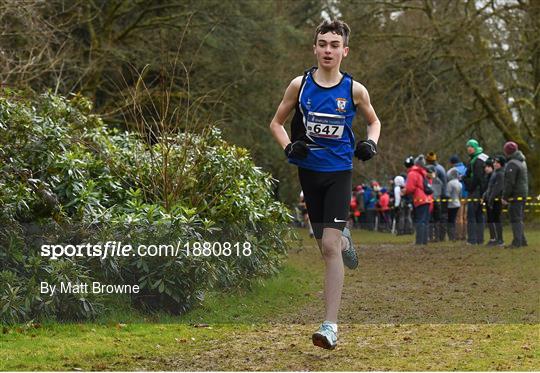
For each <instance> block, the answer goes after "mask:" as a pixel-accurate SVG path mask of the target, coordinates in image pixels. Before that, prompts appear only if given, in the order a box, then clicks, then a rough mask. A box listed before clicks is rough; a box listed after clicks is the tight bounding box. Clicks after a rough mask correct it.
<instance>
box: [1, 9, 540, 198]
mask: <svg viewBox="0 0 540 373" xmlns="http://www.w3.org/2000/svg"><path fill="white" fill-rule="evenodd" d="M324 17H330V18H333V17H338V18H340V19H343V20H345V21H346V22H347V23H348V24H349V25H350V27H351V29H352V35H351V38H350V49H351V51H350V54H349V56H348V57H347V58H346V60H345V61H344V64H343V70H344V71H347V72H349V73H350V74H352V75H353V76H354V77H355V79H356V80H358V81H360V82H362V83H363V84H364V85H366V87H367V88H368V90H369V92H370V95H371V100H372V103H373V105H374V107H375V110H376V111H377V113H378V115H379V117H380V119H381V122H382V124H383V132H382V137H381V140H380V154H379V155H378V156H377V157H376V158H375V159H374V160H373V161H370V162H368V163H366V164H365V165H361V166H360V167H356V168H355V182H362V181H368V180H369V179H372V178H378V179H381V180H382V181H383V182H384V181H386V179H387V178H389V177H391V176H394V175H396V174H398V173H400V172H402V171H403V168H402V162H403V159H404V158H405V157H406V156H407V155H409V154H417V153H419V152H428V151H436V152H437V153H438V154H439V158H440V159H441V163H443V164H444V165H446V160H447V159H448V157H449V156H450V155H452V154H454V153H458V154H460V155H461V157H462V159H465V156H466V155H465V142H466V140H467V139H468V138H469V137H474V138H477V139H478V140H479V141H480V143H481V144H482V145H483V147H484V149H485V150H486V152H488V153H490V154H495V153H500V152H501V150H502V145H503V143H504V141H505V140H508V139H511V140H513V141H516V142H517V143H518V144H519V146H520V149H522V150H523V152H524V154H525V155H526V157H527V160H528V165H529V169H530V173H531V176H532V177H531V185H532V187H533V192H534V193H538V192H539V190H540V187H539V186H540V181H539V178H538V170H539V169H540V152H539V151H538V149H539V145H540V144H539V138H538V135H539V131H540V93H539V89H540V3H539V2H537V1H527V0H507V1H502V0H475V1H473V0H468V1H465V0H439V1H434V0H412V1H383V0H298V1H285V0H276V1H265V0H258V1H256V0H250V1H246V0H244V1H218V0H205V1H189V0H153V1H142V0H131V1H124V0H84V1H83V0H72V1H61V0H51V1H39V0H20V1H16V0H7V1H2V2H1V3H0V83H1V84H2V86H3V87H10V88H16V89H26V90H29V91H33V92H37V93H42V92H44V91H47V90H51V91H52V92H53V93H57V94H60V95H65V96H69V95H70V94H74V93H79V94H81V95H84V96H86V97H88V98H89V99H90V101H91V102H92V104H93V110H94V112H95V113H96V114H99V115H100V116H101V117H102V118H103V119H104V121H105V122H106V123H107V124H108V125H109V126H112V127H116V128H118V129H121V130H122V129H131V130H134V129H135V130H139V131H142V132H144V134H145V135H147V136H148V141H150V142H152V141H153V139H154V138H155V137H156V136H157V135H159V134H161V135H163V134H164V133H173V132H178V131H193V132H197V131H202V130H203V129H204V128H208V127H209V126H212V127H219V128H221V129H222V131H223V134H224V138H225V139H226V140H227V141H228V142H231V143H234V144H236V145H239V146H242V147H245V148H247V149H248V150H249V151H250V153H251V155H252V157H253V159H254V161H255V163H256V164H257V165H258V166H261V167H262V168H263V169H264V170H266V171H268V172H270V173H271V174H272V175H273V176H274V177H275V178H276V179H278V180H279V181H280V187H279V195H280V198H281V199H282V200H283V201H286V202H289V203H290V202H293V201H294V200H296V198H297V196H298V191H299V189H298V184H297V181H296V172H295V170H294V168H293V167H292V166H290V165H288V164H287V163H286V162H285V159H284V156H283V154H282V151H281V149H280V148H279V147H278V146H277V145H276V144H275V142H274V141H273V139H272V138H271V135H270V132H269V130H268V124H269V122H270V120H271V118H272V116H273V114H274V112H275V109H276V107H277V105H278V104H279V101H280V99H281V97H282V94H283V92H284V90H285V88H286V86H287V85H288V83H289V82H290V80H291V79H292V78H294V77H295V76H297V75H301V74H302V72H303V70H304V69H306V68H308V67H310V66H311V65H313V64H314V63H315V61H314V58H313V55H312V44H313V30H314V28H315V27H316V25H317V24H318V23H319V22H320V21H321V20H322V19H323V18H324ZM134 113H135V114H143V115H134ZM141 117H143V118H145V119H144V120H142V122H141V120H140V118H141ZM137 118H139V119H137ZM356 124H357V125H356V133H357V135H358V136H359V137H360V138H361V137H363V136H365V127H364V124H363V123H362V121H361V120H360V119H359V120H357V122H356ZM203 189H204V186H201V190H203ZM531 194H532V193H531Z"/></svg>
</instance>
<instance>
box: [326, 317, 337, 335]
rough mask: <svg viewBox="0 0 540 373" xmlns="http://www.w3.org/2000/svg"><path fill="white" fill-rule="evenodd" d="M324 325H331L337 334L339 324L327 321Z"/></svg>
mask: <svg viewBox="0 0 540 373" xmlns="http://www.w3.org/2000/svg"><path fill="white" fill-rule="evenodd" d="M323 324H325V325H330V326H331V327H332V330H333V331H334V333H336V334H337V324H336V323H335V322H332V321H328V320H325V321H324V322H323Z"/></svg>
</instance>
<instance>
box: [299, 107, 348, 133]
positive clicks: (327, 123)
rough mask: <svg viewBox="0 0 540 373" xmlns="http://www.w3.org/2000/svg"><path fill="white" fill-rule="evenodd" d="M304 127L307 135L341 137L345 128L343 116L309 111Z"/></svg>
mask: <svg viewBox="0 0 540 373" xmlns="http://www.w3.org/2000/svg"><path fill="white" fill-rule="evenodd" d="M306 127H307V135H308V136H312V137H323V138H327V139H341V137H342V136H343V131H344V129H345V116H344V115H335V114H325V113H314V112H311V111H310V112H309V113H308V116H307V123H306Z"/></svg>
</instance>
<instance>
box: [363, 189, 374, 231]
mask: <svg viewBox="0 0 540 373" xmlns="http://www.w3.org/2000/svg"><path fill="white" fill-rule="evenodd" d="M376 201H377V196H376V194H375V192H374V191H373V190H372V189H371V188H370V187H369V186H367V185H366V186H365V187H364V208H365V209H366V213H365V214H364V215H365V220H364V228H365V229H369V230H370V231H372V230H374V229H375V215H376V210H375V203H376Z"/></svg>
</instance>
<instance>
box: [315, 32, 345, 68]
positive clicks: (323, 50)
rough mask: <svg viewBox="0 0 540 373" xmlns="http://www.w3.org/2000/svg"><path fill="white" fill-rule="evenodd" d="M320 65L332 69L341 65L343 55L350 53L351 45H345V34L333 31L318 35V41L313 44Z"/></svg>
mask: <svg viewBox="0 0 540 373" xmlns="http://www.w3.org/2000/svg"><path fill="white" fill-rule="evenodd" d="M313 53H314V54H315V56H316V57H317V62H318V64H319V66H320V67H323V68H327V69H332V68H334V67H336V66H337V67H339V65H340V64H341V60H342V59H343V57H346V56H347V54H348V53H349V47H345V46H343V36H341V35H338V34H335V33H333V32H327V33H326V34H318V35H317V43H315V45H314V46H313Z"/></svg>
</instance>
